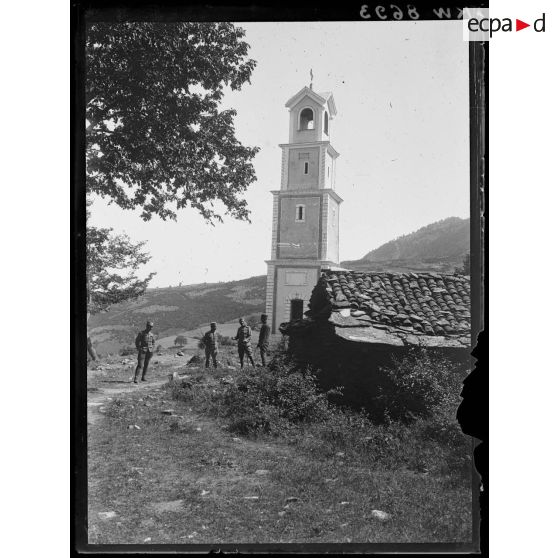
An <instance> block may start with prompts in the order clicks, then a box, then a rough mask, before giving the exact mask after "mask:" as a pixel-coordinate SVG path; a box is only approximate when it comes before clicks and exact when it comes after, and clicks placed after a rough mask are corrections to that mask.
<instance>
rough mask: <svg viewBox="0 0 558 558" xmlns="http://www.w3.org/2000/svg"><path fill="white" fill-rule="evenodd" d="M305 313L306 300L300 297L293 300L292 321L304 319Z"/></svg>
mask: <svg viewBox="0 0 558 558" xmlns="http://www.w3.org/2000/svg"><path fill="white" fill-rule="evenodd" d="M303 313H304V301H303V300H301V299H300V298H295V299H293V300H291V321H292V320H302V318H303V317H304V316H303Z"/></svg>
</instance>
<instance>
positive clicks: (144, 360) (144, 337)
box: [134, 314, 271, 384]
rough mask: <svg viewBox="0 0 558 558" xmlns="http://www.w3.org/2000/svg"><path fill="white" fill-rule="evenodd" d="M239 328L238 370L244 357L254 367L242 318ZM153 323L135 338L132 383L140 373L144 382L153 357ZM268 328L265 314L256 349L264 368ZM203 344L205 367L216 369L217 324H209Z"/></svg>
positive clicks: (249, 336)
mask: <svg viewBox="0 0 558 558" xmlns="http://www.w3.org/2000/svg"><path fill="white" fill-rule="evenodd" d="M239 324H240V327H239V328H238V330H237V332H236V335H235V336H234V337H233V339H234V340H235V341H236V343H237V347H238V357H239V358H240V368H244V357H248V360H249V361H250V364H251V365H252V366H253V367H255V366H256V365H255V364H254V358H253V356H252V329H251V328H250V326H249V325H248V324H247V323H246V322H245V320H244V318H240V320H239ZM152 329H153V322H147V324H146V326H145V329H144V330H143V331H140V332H139V333H138V335H137V337H136V348H137V350H138V365H137V366H136V372H135V374H134V383H135V384H137V383H138V378H139V376H140V373H141V381H142V382H146V381H147V380H146V375H147V370H148V368H149V361H150V360H151V357H152V356H153V352H154V347H155V336H154V335H153V333H151V330H152ZM270 332H271V329H270V327H269V326H268V325H267V314H262V315H261V326H260V336H259V338H258V344H257V345H256V348H257V349H260V358H261V360H262V366H266V364H267V362H266V357H267V351H268V349H269V334H270ZM203 344H204V347H205V367H206V368H209V362H210V360H212V361H213V366H214V367H215V368H217V355H218V354H219V343H218V338H217V323H216V322H211V324H210V330H209V331H208V332H207V333H206V334H205V335H204V336H203Z"/></svg>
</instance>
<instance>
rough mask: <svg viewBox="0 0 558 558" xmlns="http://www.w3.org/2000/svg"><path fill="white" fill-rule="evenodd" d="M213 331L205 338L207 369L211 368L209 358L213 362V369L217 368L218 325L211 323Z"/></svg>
mask: <svg viewBox="0 0 558 558" xmlns="http://www.w3.org/2000/svg"><path fill="white" fill-rule="evenodd" d="M210 327H211V329H210V330H209V331H208V332H207V333H206V334H205V335H204V336H203V344H204V346H205V367H206V368H209V358H210V357H211V359H212V360H213V367H214V368H217V353H218V346H217V334H216V333H215V332H216V331H217V324H216V323H215V322H211V324H210Z"/></svg>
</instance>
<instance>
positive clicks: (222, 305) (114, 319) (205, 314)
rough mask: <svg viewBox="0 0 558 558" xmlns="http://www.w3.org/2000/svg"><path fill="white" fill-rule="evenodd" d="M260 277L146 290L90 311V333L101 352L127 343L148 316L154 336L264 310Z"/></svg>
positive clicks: (116, 349)
mask: <svg viewBox="0 0 558 558" xmlns="http://www.w3.org/2000/svg"><path fill="white" fill-rule="evenodd" d="M265 281H266V278H265V276H264V275H262V276H258V277H249V278H248V279H242V280H240V281H231V282H228V283H202V284H199V285H188V286H185V287H169V288H162V289H148V290H147V291H146V293H145V295H144V296H143V297H141V298H140V299H138V300H136V301H132V302H125V303H122V304H117V305H115V306H113V307H112V308H111V309H110V310H109V311H108V312H104V313H101V314H96V315H94V316H92V317H91V318H90V320H89V332H90V335H91V338H92V340H93V343H94V344H95V346H96V348H97V351H98V352H99V354H101V355H102V354H106V353H114V352H117V351H119V350H120V349H122V348H123V347H126V346H132V345H133V344H134V339H135V335H136V332H137V331H139V330H140V329H143V326H144V325H145V322H146V321H147V320H152V321H153V322H154V323H155V327H154V333H155V334H156V335H157V338H158V339H162V338H165V337H174V336H176V335H177V334H191V333H192V330H196V328H198V327H199V326H205V325H206V324H208V323H209V322H211V321H215V322H218V323H225V322H230V321H231V320H235V319H236V318H238V317H240V316H250V315H254V314H260V313H261V312H263V311H264V308H265ZM166 341H167V343H166V344H168V339H167V340H166Z"/></svg>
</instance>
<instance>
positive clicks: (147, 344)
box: [134, 322, 155, 384]
mask: <svg viewBox="0 0 558 558" xmlns="http://www.w3.org/2000/svg"><path fill="white" fill-rule="evenodd" d="M152 329H153V322H147V324H145V329H144V330H143V331H140V332H139V333H138V335H137V337H136V349H137V350H138V365H137V366H136V372H135V374H134V384H137V383H138V376H139V373H140V370H143V371H142V375H141V381H142V382H147V380H146V379H145V376H146V375H147V368H148V367H149V361H150V360H151V357H152V356H153V351H154V348H155V337H154V335H153V334H152V333H151V330H152Z"/></svg>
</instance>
